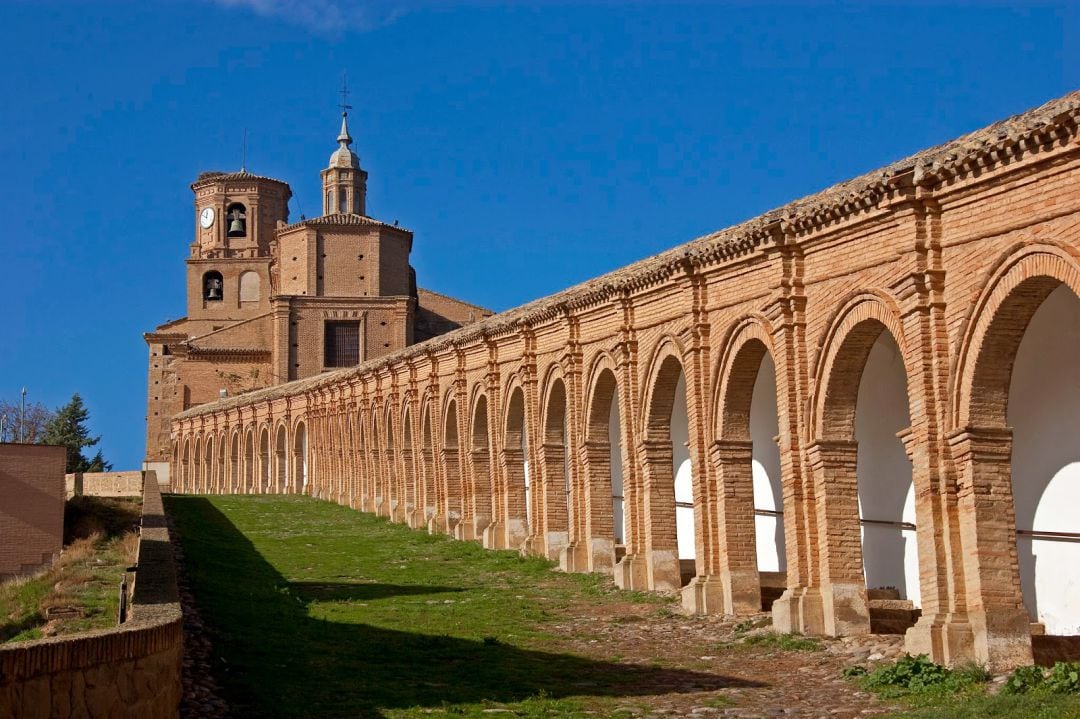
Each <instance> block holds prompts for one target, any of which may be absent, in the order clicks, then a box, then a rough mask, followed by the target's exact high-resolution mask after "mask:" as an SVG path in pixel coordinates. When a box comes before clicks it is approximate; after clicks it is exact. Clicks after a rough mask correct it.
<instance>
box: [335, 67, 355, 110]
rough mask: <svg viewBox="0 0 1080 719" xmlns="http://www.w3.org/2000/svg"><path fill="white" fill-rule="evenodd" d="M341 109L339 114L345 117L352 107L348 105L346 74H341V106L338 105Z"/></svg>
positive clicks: (347, 80) (347, 79)
mask: <svg viewBox="0 0 1080 719" xmlns="http://www.w3.org/2000/svg"><path fill="white" fill-rule="evenodd" d="M338 107H340V108H341V114H342V115H345V114H347V113H348V111H349V110H351V109H352V105H350V104H349V78H348V74H347V73H344V72H343V73H341V104H340V105H338Z"/></svg>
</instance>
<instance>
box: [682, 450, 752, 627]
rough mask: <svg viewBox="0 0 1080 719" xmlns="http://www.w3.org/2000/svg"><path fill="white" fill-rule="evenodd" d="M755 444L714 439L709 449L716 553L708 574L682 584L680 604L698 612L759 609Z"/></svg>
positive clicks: (740, 612)
mask: <svg viewBox="0 0 1080 719" xmlns="http://www.w3.org/2000/svg"><path fill="white" fill-rule="evenodd" d="M753 450H754V444H753V442H751V441H750V440H735V439H728V440H718V441H716V442H714V443H713V444H712V446H711V447H710V448H709V457H710V459H711V462H712V466H713V468H714V470H715V477H716V488H717V497H716V505H717V506H716V513H715V514H716V516H715V522H714V525H715V527H716V537H715V540H714V541H715V542H716V557H715V560H714V561H715V566H710V567H709V568H708V572H709V573H708V575H706V576H697V577H695V578H694V581H692V582H691V583H690V584H689V585H688V586H686V587H685V588H684V589H683V607H684V608H686V609H687V610H689V611H694V612H697V613H699V614H735V615H747V614H756V613H758V612H760V611H761V579H760V575H759V574H758V569H757V544H756V542H757V537H756V527H755V521H754V477H753Z"/></svg>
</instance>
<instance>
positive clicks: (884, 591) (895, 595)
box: [866, 587, 900, 599]
mask: <svg viewBox="0 0 1080 719" xmlns="http://www.w3.org/2000/svg"><path fill="white" fill-rule="evenodd" d="M866 598H867V599H899V598H900V591H899V590H898V589H894V588H893V587H878V588H876V589H867V590H866Z"/></svg>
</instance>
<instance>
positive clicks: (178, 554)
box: [168, 518, 229, 719]
mask: <svg viewBox="0 0 1080 719" xmlns="http://www.w3.org/2000/svg"><path fill="white" fill-rule="evenodd" d="M168 522H169V536H170V537H171V539H172V548H173V556H174V557H175V559H176V575H177V576H176V582H177V585H178V586H179V589H180V607H181V608H182V609H183V612H184V663H183V671H182V673H181V682H182V684H183V690H184V695H183V699H182V700H181V702H180V716H181V717H184V719H224V718H225V717H228V716H229V707H228V705H227V704H226V703H225V701H224V700H223V699H222V698H221V697H220V688H219V687H218V684H217V681H215V679H214V675H213V673H212V671H211V666H210V663H211V656H212V653H211V648H210V640H209V639H208V638H207V637H206V629H205V626H204V625H203V622H202V619H201V618H200V617H199V609H198V607H197V606H195V596H194V595H193V594H192V593H191V588H190V587H189V585H188V581H187V575H186V574H185V571H184V550H183V549H182V548H181V546H180V542H179V541H178V538H177V533H176V527H175V526H173V522H172V519H171V518H169V519H168Z"/></svg>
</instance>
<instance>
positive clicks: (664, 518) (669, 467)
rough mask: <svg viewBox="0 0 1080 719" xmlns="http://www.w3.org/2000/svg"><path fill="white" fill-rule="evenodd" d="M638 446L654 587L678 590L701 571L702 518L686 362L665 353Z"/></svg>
mask: <svg viewBox="0 0 1080 719" xmlns="http://www.w3.org/2000/svg"><path fill="white" fill-rule="evenodd" d="M658 362H659V367H658V369H657V370H656V372H655V375H654V377H653V380H652V383H651V384H650V392H649V395H648V402H647V405H646V417H645V426H644V436H643V438H642V441H641V446H640V448H639V450H638V459H639V461H640V462H641V468H642V474H643V478H644V499H645V502H644V505H645V506H644V507H643V511H644V516H645V518H646V520H645V521H646V532H647V537H646V541H647V544H648V552H649V562H648V571H649V587H650V588H652V589H656V590H667V591H673V590H677V589H679V588H681V587H682V586H684V585H685V584H687V583H688V582H689V581H690V580H691V579H692V578H693V577H694V575H695V573H696V562H695V558H696V556H697V545H698V541H697V518H696V504H695V496H694V469H693V466H692V462H691V459H690V453H689V447H688V444H689V441H690V429H689V413H688V411H687V405H686V379H685V376H684V373H683V366H682V362H680V360H679V358H678V356H677V355H676V354H673V353H668V354H666V355H661V358H660V359H659V360H658Z"/></svg>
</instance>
